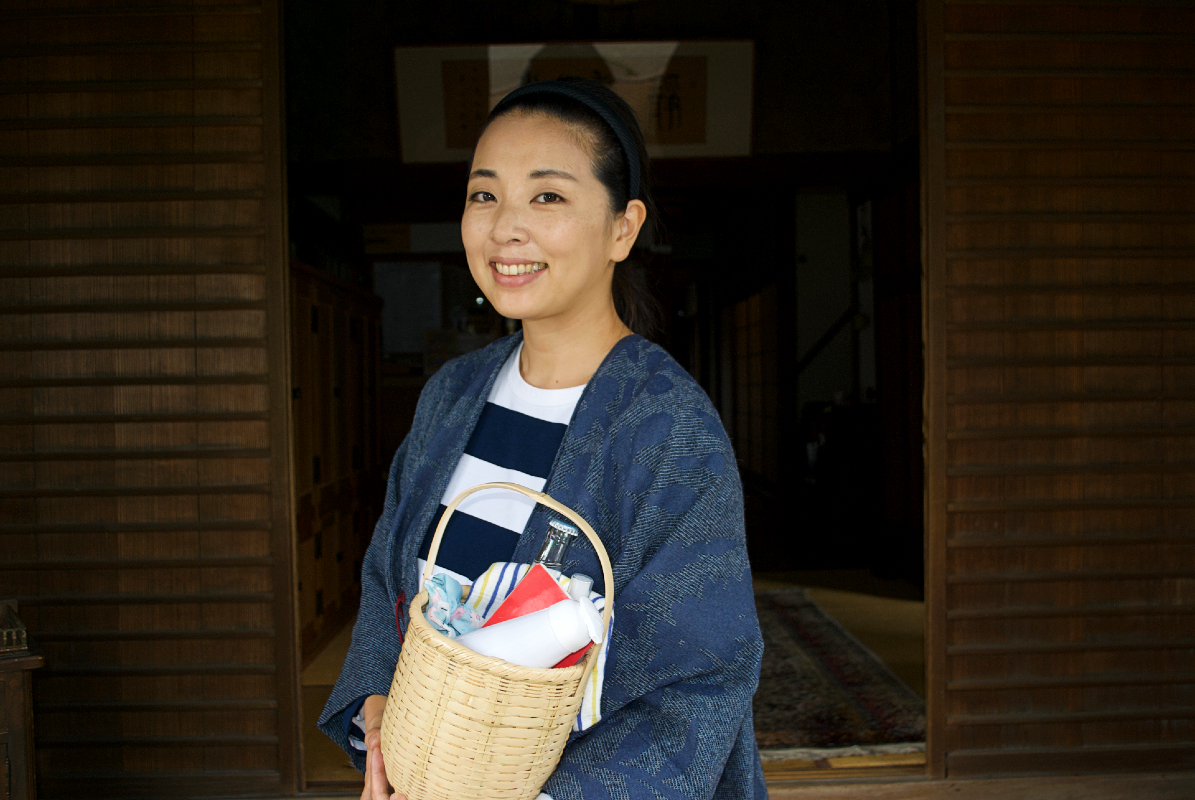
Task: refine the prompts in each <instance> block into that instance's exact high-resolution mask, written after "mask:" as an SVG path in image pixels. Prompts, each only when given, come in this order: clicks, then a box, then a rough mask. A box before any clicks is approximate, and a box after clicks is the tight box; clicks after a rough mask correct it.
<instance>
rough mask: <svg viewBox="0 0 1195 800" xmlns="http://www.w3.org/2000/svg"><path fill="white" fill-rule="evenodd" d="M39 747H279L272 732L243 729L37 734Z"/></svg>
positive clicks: (42, 748)
mask: <svg viewBox="0 0 1195 800" xmlns="http://www.w3.org/2000/svg"><path fill="white" fill-rule="evenodd" d="M36 741H37V748H38V749H39V750H50V749H56V748H63V747H69V748H82V747H276V746H277V745H278V737H277V736H276V735H274V734H272V733H242V734H224V735H217V736H112V737H108V736H62V737H49V736H38V737H37V740H36Z"/></svg>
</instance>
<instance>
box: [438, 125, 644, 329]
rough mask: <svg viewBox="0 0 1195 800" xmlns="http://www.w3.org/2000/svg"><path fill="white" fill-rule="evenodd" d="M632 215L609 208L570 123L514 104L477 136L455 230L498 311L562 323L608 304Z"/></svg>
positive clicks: (632, 228)
mask: <svg viewBox="0 0 1195 800" xmlns="http://www.w3.org/2000/svg"><path fill="white" fill-rule="evenodd" d="M633 217H634V212H632V219H631V220H628V219H627V217H626V216H625V215H621V216H619V217H618V218H612V217H611V214H610V207H609V195H608V194H607V192H606V188H605V187H604V186H603V185H602V184H601V182H600V181H598V179H597V178H596V177H595V176H594V174H593V168H592V156H591V155H590V152H589V148H588V147H587V146H586V142H585V140H584V139H583V138H582V137H581V136H580V135H578V132H577V131H576V129H574V128H572V127H570V126H568V125H567V124H565V123H563V122H561V121H560V120H557V119H554V118H552V117H548V116H546V115H543V114H523V113H518V112H516V113H512V114H507V115H506V116H504V117H499V118H498V119H496V120H494V121H493V122H492V123H491V124H490V126H489V127H488V128H487V129H486V131H485V133H484V134H482V137H481V139H480V141H478V143H477V149H476V151H475V152H474V155H473V171H472V172H471V173H470V175H469V186H468V193H467V199H466V201H465V212H464V215H463V217H462V219H461V235H462V237H463V238H464V242H465V253H466V254H467V256H468V259H469V270H470V271H471V272H472V273H473V279H474V280H475V281H477V285H478V286H479V287H481V290H482V292H483V293H484V294H485V296H486V297H487V298H489V300H490V302H491V303H493V304H494V308H495V309H497V311H498V313H499V314H502V315H503V316H504V317H508V318H512V319H521V320H523V321H524V323H526V322H527V321H541V320H544V321H548V320H555V321H557V322H561V323H565V324H567V323H569V322H583V321H584V320H586V319H587V318H589V317H592V316H593V315H594V314H608V313H610V310H611V309H612V308H613V301H612V299H611V295H610V284H611V280H612V278H613V274H614V262H616V261H621V260H622V259H624V258H626V257H627V255H628V254H629V253H630V248H631V245H632V244H634V241H635V236H636V235H638V232H639V224H636V223H635V220H634V218H633Z"/></svg>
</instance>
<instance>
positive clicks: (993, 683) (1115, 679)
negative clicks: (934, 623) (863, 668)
mask: <svg viewBox="0 0 1195 800" xmlns="http://www.w3.org/2000/svg"><path fill="white" fill-rule="evenodd" d="M1187 684H1195V672H1167V673H1132V674H1120V675H1116V674H1095V675H1057V676H1049V677H1025V676H1014V677H1008V678H965V679H960V680H951V681H947V682H946V690H947V691H949V692H990V691H998V690H1003V689H1017V690H1039V689H1043V690H1049V689H1082V688H1086V687H1095V686H1182V685H1187Z"/></svg>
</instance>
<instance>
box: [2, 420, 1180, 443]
mask: <svg viewBox="0 0 1195 800" xmlns="http://www.w3.org/2000/svg"><path fill="white" fill-rule="evenodd" d="M0 424H3V418H2V417H0ZM1187 436H1195V428H1177V427H1175V428H1063V427H1058V428H967V429H963V430H957V429H956V430H951V431H948V432H947V434H946V438H947V439H948V440H950V441H972V440H980V439H985V440H986V439H992V440H1000V439H1016V440H1020V441H1027V440H1033V439H1155V438H1157V439H1169V438H1172V437H1173V438H1184V437H1187Z"/></svg>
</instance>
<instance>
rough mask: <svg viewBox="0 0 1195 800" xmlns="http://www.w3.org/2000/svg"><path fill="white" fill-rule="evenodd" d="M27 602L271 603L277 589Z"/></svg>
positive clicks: (33, 601) (25, 600) (45, 597)
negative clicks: (269, 590) (271, 590)
mask: <svg viewBox="0 0 1195 800" xmlns="http://www.w3.org/2000/svg"><path fill="white" fill-rule="evenodd" d="M16 599H17V601H18V602H19V603H20V604H21V605H23V606H74V605H105V606H122V605H124V606H132V605H138V606H140V605H168V604H169V605H209V604H212V603H271V602H273V600H274V593H273V592H227V593H216V592H208V593H205V594H59V595H55V594H49V593H46V594H40V595H31V596H29V595H27V596H23V597H22V596H18V597H17V598H16Z"/></svg>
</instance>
